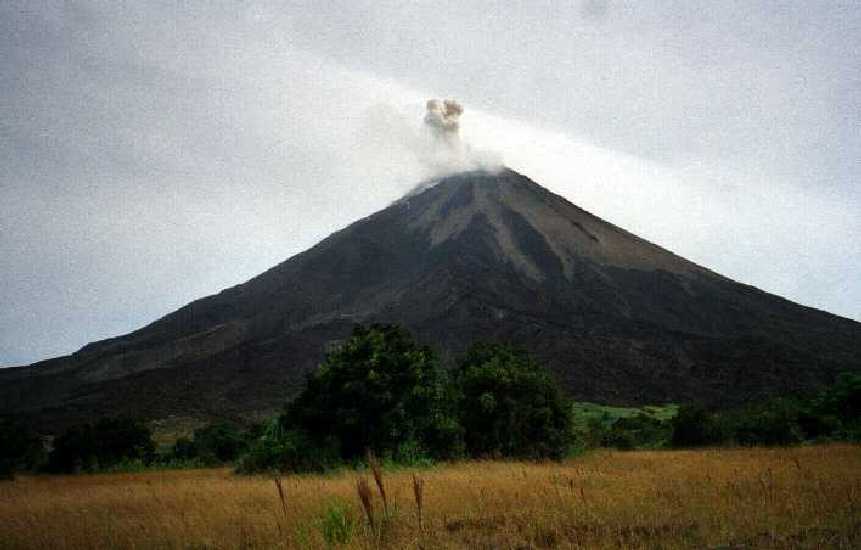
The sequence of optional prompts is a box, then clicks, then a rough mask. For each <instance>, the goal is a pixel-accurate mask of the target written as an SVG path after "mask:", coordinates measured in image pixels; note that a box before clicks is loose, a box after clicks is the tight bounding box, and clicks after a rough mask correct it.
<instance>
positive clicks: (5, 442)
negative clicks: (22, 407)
mask: <svg viewBox="0 0 861 550" xmlns="http://www.w3.org/2000/svg"><path fill="white" fill-rule="evenodd" d="M44 458H45V449H44V447H43V445H42V439H41V438H40V437H39V435H38V434H36V432H34V431H33V430H32V429H30V428H29V427H28V426H27V425H25V424H24V423H22V422H20V421H18V420H16V419H15V418H12V417H11V416H2V417H0V479H4V480H11V479H14V478H15V472H17V471H20V470H31V469H34V468H36V467H38V466H39V465H40V464H41V463H42V461H43V460H44Z"/></svg>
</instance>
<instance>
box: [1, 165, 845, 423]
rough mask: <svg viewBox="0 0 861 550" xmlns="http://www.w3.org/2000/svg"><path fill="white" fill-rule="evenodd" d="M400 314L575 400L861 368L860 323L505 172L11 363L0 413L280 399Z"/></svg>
mask: <svg viewBox="0 0 861 550" xmlns="http://www.w3.org/2000/svg"><path fill="white" fill-rule="evenodd" d="M369 322H395V323H401V324H404V325H405V326H407V327H408V328H409V329H410V330H412V331H413V332H414V333H415V334H416V335H417V336H418V337H419V339H420V340H422V341H424V342H426V343H429V344H431V345H434V346H435V347H437V349H439V350H440V351H441V352H442V354H443V358H444V360H445V361H447V362H451V361H452V359H453V358H454V357H455V356H456V355H457V354H458V353H461V352H462V351H463V350H464V349H465V348H466V347H467V346H468V345H469V344H470V343H472V342H473V341H475V340H479V339H481V340H504V341H510V342H514V343H516V344H518V345H522V346H524V347H526V348H527V349H529V350H531V351H532V352H534V353H535V354H536V355H537V356H538V357H539V358H540V359H542V360H543V361H545V362H546V363H547V364H549V365H550V366H551V367H552V368H553V369H554V370H556V372H557V373H558V374H559V376H560V378H561V379H562V380H563V381H564V382H565V384H566V385H567V386H568V388H569V390H570V391H571V392H572V394H573V395H574V396H575V397H577V398H581V399H589V400H599V401H611V402H617V403H647V402H659V401H689V400H698V401H703V402H706V403H711V404H722V403H723V404H730V403H732V404H734V403H738V402H742V401H745V400H749V399H753V398H755V397H758V396H761V395H765V394H768V393H773V392H783V391H788V390H796V389H805V388H811V387H815V386H817V385H820V384H822V383H824V382H827V381H828V380H830V379H831V378H832V377H833V376H834V375H835V374H836V373H837V372H838V371H840V370H847V369H857V368H859V357H861V324H859V323H855V322H853V321H850V320H847V319H843V318H840V317H837V316H834V315H831V314H828V313H825V312H821V311H818V310H814V309H811V308H806V307H802V306H799V305H797V304H794V303H792V302H789V301H787V300H784V299H782V298H779V297H776V296H773V295H769V294H767V293H764V292H762V291H759V290H757V289H755V288H753V287H750V286H745V285H741V284H738V283H735V282H733V281H731V280H729V279H726V278H724V277H721V276H720V275H717V274H715V273H712V272H710V271H709V270H707V269H705V268H702V267H700V266H697V265H695V264H693V263H691V262H689V261H687V260H685V259H683V258H681V257H678V256H676V255H674V254H672V253H670V252H668V251H666V250H664V249H662V248H660V247H658V246H655V245H653V244H651V243H649V242H647V241H645V240H643V239H640V238H638V237H636V236H635V235H632V234H630V233H628V232H626V231H624V230H622V229H620V228H618V227H615V226H613V225H612V224H609V223H607V222H605V221H603V220H601V219H599V218H597V217H595V216H593V215H591V214H589V213H588V212H585V211H583V210H582V209H580V208H578V207H576V206H574V205H573V204H571V203H570V202H568V201H566V200H565V199H563V198H562V197H559V196H557V195H554V194H552V193H550V192H549V191H547V190H546V189H544V188H542V187H541V186H539V185H538V184H536V183H534V182H532V181H531V180H529V179H528V178H525V177H524V176H521V175H519V174H517V173H515V172H512V171H510V170H504V171H501V172H499V173H488V172H470V173H463V174H458V175H454V176H451V177H447V178H444V179H442V180H441V181H439V182H438V183H437V184H436V185H434V186H432V187H430V188H428V189H425V190H423V191H421V192H417V193H414V194H413V195H411V196H408V197H405V198H404V199H401V200H400V201H398V202H396V203H394V204H393V205H391V206H390V207H388V208H386V209H385V210H382V211H380V212H378V213H376V214H374V215H372V216H369V217H368V218H365V219H363V220H360V221H359V222H356V223H354V224H352V225H351V226H349V227H347V228H346V229H343V230H341V231H339V232H337V233H335V234H333V235H331V236H330V237H328V238H327V239H325V240H323V241H322V242H320V243H319V244H318V245H316V246H315V247H313V248H311V249H309V250H307V251H305V252H303V253H301V254H298V255H297V256H294V257H293V258H290V259H289V260H287V261H285V262H283V263H281V264H279V265H278V266H276V267H274V268H272V269H270V270H269V271H267V272H265V273H263V274H261V275H259V276H258V277H255V278H254V279H252V280H250V281H248V282H246V283H244V284H242V285H238V286H236V287H233V288H230V289H227V290H225V291H223V292H221V293H219V294H217V295H214V296H210V297H207V298H204V299H201V300H198V301H195V302H193V303H191V304H189V305H187V306H185V307H183V308H181V309H179V310H178V311H176V312H174V313H172V314H170V315H167V316H166V317H164V318H162V319H160V320H158V321H156V322H154V323H152V324H151V325H149V326H147V327H144V328H142V329H140V330H138V331H135V332H133V333H131V334H128V335H126V336H121V337H118V338H114V339H111V340H106V341H103V342H97V343H94V344H90V345H88V346H86V347H84V348H83V349H81V350H80V351H78V352H77V353H75V354H73V355H71V356H69V357H65V358H59V359H53V360H50V361H46V362H43V363H39V364H36V365H33V366H31V367H25V368H18V369H5V370H4V371H0V403H2V405H0V412H9V411H16V412H19V413H24V414H28V415H31V416H34V417H35V418H37V419H40V420H41V421H42V422H44V423H46V424H51V423H56V422H57V420H58V419H62V421H64V422H71V421H72V420H73V419H80V418H89V417H92V416H94V415H98V414H109V413H115V412H118V411H123V412H129V413H131V414H135V415H144V416H149V417H152V418H161V417H165V416H168V415H181V416H199V417H217V416H237V415H243V414H250V413H253V412H254V411H268V410H273V409H274V408H277V407H279V406H280V405H281V404H282V403H283V402H284V401H285V399H286V398H287V397H288V396H289V395H290V394H291V393H292V392H295V391H296V390H297V389H298V387H299V386H300V384H301V382H302V380H303V377H304V373H306V372H307V371H308V370H309V369H311V368H313V367H314V366H315V365H316V364H318V363H319V361H320V360H321V358H322V356H323V354H324V351H325V349H326V348H327V347H328V346H331V345H333V344H334V343H336V342H338V341H339V340H340V339H343V338H344V337H346V336H347V335H348V334H349V332H350V330H351V327H352V326H353V325H354V324H355V323H369Z"/></svg>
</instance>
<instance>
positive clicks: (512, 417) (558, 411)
mask: <svg viewBox="0 0 861 550" xmlns="http://www.w3.org/2000/svg"><path fill="white" fill-rule="evenodd" d="M456 380H457V387H458V391H459V393H460V395H459V398H460V400H459V411H460V422H461V425H462V426H463V427H464V430H465V442H466V448H467V451H468V453H469V454H470V455H472V456H511V457H521V458H555V459H559V458H562V457H563V456H564V454H565V452H566V451H567V449H568V446H569V443H570V442H571V416H570V407H569V406H568V403H567V402H566V400H565V398H564V397H563V395H562V393H561V391H560V389H559V385H558V384H557V383H556V382H555V381H554V380H553V377H552V376H551V374H550V372H549V371H547V370H546V369H544V368H542V367H540V366H539V365H537V364H536V363H535V362H534V361H533V360H532V359H531V358H530V357H529V356H528V355H526V354H525V353H523V352H521V351H518V350H515V349H513V348H511V347H508V346H503V345H481V344H480V345H477V346H474V347H473V348H472V349H471V350H470V351H469V352H468V353H467V354H466V356H465V357H464V358H463V360H462V361H461V363H460V365H459V367H458V369H457V378H456Z"/></svg>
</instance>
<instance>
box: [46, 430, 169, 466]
mask: <svg viewBox="0 0 861 550" xmlns="http://www.w3.org/2000/svg"><path fill="white" fill-rule="evenodd" d="M154 457H155V443H153V441H152V436H151V433H150V430H149V428H148V427H146V425H144V424H142V423H140V422H138V421H135V420H133V419H130V418H125V417H121V418H103V419H101V420H99V421H98V422H96V424H94V425H91V424H84V425H80V426H73V427H72V428H69V430H68V431H66V433H64V434H63V435H61V436H59V437H58V438H57V439H56V440H54V450H53V451H52V452H51V454H50V456H49V457H48V470H49V471H52V472H58V473H59V472H67V473H68V472H80V471H90V472H94V471H98V470H100V469H109V468H111V467H113V466H115V465H116V464H118V463H120V462H122V461H124V460H140V461H142V462H144V463H148V462H150V461H151V460H152V459H153V458H154Z"/></svg>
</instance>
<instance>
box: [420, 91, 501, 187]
mask: <svg viewBox="0 0 861 550" xmlns="http://www.w3.org/2000/svg"><path fill="white" fill-rule="evenodd" d="M425 109H426V112H425V117H424V132H423V139H422V140H421V144H422V146H421V149H420V150H419V151H418V153H419V158H420V160H421V161H422V162H423V163H424V164H425V165H426V166H427V167H428V168H429V170H430V172H431V174H430V175H431V177H437V178H439V177H443V176H445V175H448V174H452V173H455V172H465V171H471V170H490V171H493V170H498V169H500V168H501V165H502V163H501V161H500V159H499V158H498V156H497V155H494V154H491V153H489V152H487V151H479V150H476V149H474V148H473V147H471V146H470V145H469V144H467V143H466V142H465V141H464V140H463V139H461V135H460V127H461V123H460V117H461V115H462V114H463V112H464V108H463V105H461V104H460V103H458V102H457V101H455V100H454V99H443V100H441V99H429V100H428V101H427V102H426V103H425Z"/></svg>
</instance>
